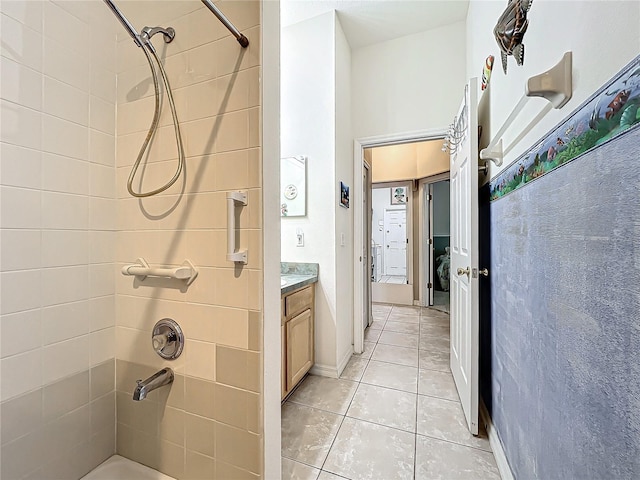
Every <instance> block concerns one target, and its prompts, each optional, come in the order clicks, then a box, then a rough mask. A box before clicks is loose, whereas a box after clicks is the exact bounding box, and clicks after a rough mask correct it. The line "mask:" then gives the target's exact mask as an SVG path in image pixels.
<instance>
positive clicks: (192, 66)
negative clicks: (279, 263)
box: [116, 0, 262, 478]
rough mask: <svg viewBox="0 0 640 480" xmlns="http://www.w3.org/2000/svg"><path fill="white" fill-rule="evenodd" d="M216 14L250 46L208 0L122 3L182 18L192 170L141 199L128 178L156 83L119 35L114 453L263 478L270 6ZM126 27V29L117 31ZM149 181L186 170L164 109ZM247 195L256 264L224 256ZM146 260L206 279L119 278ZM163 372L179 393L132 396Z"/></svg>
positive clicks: (173, 466)
mask: <svg viewBox="0 0 640 480" xmlns="http://www.w3.org/2000/svg"><path fill="white" fill-rule="evenodd" d="M217 5H218V6H219V8H220V9H221V10H222V11H223V12H224V13H225V15H227V16H228V17H229V19H231V20H232V21H233V22H234V24H235V25H236V26H237V27H238V28H239V29H240V30H241V31H242V32H243V33H245V34H246V36H247V37H248V38H249V40H250V46H249V48H248V49H246V50H243V49H242V48H241V47H240V46H239V44H238V43H237V42H236V40H235V39H234V38H233V37H231V36H230V34H229V32H228V31H227V30H225V29H224V27H223V26H222V25H221V24H220V22H219V21H218V20H217V19H216V18H215V17H214V16H213V15H212V14H211V13H210V12H209V11H208V10H206V9H205V7H204V6H203V5H202V3H201V2H200V1H196V0H193V1H180V2H177V1H176V2H166V1H165V2H158V3H154V8H150V6H149V2H121V9H122V10H123V12H124V13H125V14H126V15H127V16H128V17H129V19H130V20H131V22H132V23H133V24H134V25H136V26H142V25H150V26H155V25H162V26H172V27H173V28H175V30H176V37H175V40H174V41H173V42H172V43H170V44H167V45H165V44H164V43H163V42H162V40H161V37H160V36H156V37H154V44H155V45H156V47H157V50H158V53H159V54H160V55H161V56H162V57H163V58H164V59H165V65H166V70H167V74H168V76H169V79H170V82H171V86H172V89H173V92H174V97H175V102H176V108H177V112H178V116H179V119H180V124H181V129H182V136H183V140H184V144H185V152H186V157H187V170H186V175H185V176H184V177H183V178H182V179H181V180H180V181H178V182H177V183H176V184H175V185H174V186H173V187H171V188H170V189H169V190H167V191H166V192H164V193H163V194H160V195H158V196H156V197H152V198H148V199H142V200H138V199H135V198H132V197H131V196H130V195H129V194H128V193H127V191H126V181H127V178H128V176H129V172H130V170H131V165H132V164H133V162H134V160H135V158H136V156H137V154H138V149H139V147H140V145H141V143H142V141H143V139H144V137H145V135H146V133H147V129H148V127H149V123H150V121H151V116H152V111H153V102H154V93H153V92H154V90H153V86H152V84H151V77H150V74H149V67H148V65H147V64H146V60H145V56H144V54H143V53H142V52H141V51H140V49H139V48H137V47H136V46H135V45H134V44H133V42H132V41H131V39H130V38H129V37H127V36H126V35H125V34H124V31H123V32H119V33H118V35H119V38H118V40H119V41H118V47H117V72H118V94H117V104H118V105H117V111H118V115H117V154H116V165H117V196H118V221H117V227H118V233H117V240H116V244H117V248H116V260H117V263H118V265H117V269H116V292H117V296H116V297H117V298H116V310H117V311H116V323H117V326H116V337H117V341H116V345H117V352H116V356H117V366H116V371H117V382H116V383H117V386H116V388H117V411H118V418H117V421H118V424H117V431H118V434H117V437H118V438H117V451H118V453H120V454H122V455H124V456H127V457H129V458H132V459H134V460H136V461H139V462H141V463H144V464H147V465H150V466H152V467H154V468H157V469H160V470H162V471H163V472H165V473H167V474H169V475H171V476H174V477H177V478H259V477H260V475H261V472H262V454H261V451H262V430H261V424H262V420H261V411H260V405H261V392H262V388H261V373H260V372H261V345H260V342H261V338H262V321H261V318H262V317H261V308H262V307H261V306H262V298H261V295H262V285H261V276H262V273H261V270H262V257H261V249H262V240H261V239H262V230H261V229H262V218H261V217H262V215H261V211H262V204H261V198H262V193H261V188H260V187H261V183H262V181H261V151H260V125H259V118H260V83H259V78H260V57H259V53H260V4H259V2H258V1H221V2H217ZM121 33H122V34H121ZM164 110H165V112H164V114H163V116H162V120H161V128H160V129H159V131H158V133H157V135H156V138H155V141H154V146H153V147H152V148H151V153H150V155H149V164H148V166H147V168H146V170H145V172H144V175H143V180H142V182H140V181H139V180H138V179H136V182H135V183H134V187H135V188H136V189H139V188H142V189H143V190H144V189H151V188H156V187H157V186H159V185H161V184H163V183H165V182H166V180H168V179H169V178H171V177H172V175H173V173H174V171H175V169H176V165H177V150H176V146H175V137H174V129H173V124H172V121H171V116H170V114H169V109H168V103H167V101H166V99H165V101H164ZM237 189H242V190H248V193H249V201H248V205H247V206H246V207H244V208H242V211H241V213H240V227H241V230H240V233H239V239H240V244H241V248H247V249H248V250H249V264H248V265H246V266H244V267H243V268H234V265H233V264H232V263H230V262H227V261H226V258H225V254H226V247H227V245H226V224H227V221H226V192H227V191H230V190H237ZM139 257H144V258H145V260H146V261H147V262H149V264H151V265H156V266H164V265H180V264H181V263H182V262H183V261H184V260H185V259H189V260H190V261H191V262H193V264H194V265H196V266H197V268H198V271H199V274H198V277H197V279H196V280H195V281H194V283H193V284H192V285H191V286H189V287H185V285H184V284H183V283H182V282H180V281H175V282H174V281H167V280H160V279H155V280H153V279H147V280H144V281H140V280H136V279H134V278H133V277H125V276H122V275H121V274H120V273H119V270H120V268H121V267H122V265H125V264H127V263H133V262H134V261H135V260H136V259H137V258H139ZM165 317H169V318H173V319H174V320H176V321H177V322H178V323H179V324H180V325H181V327H182V328H183V330H184V333H185V337H186V345H185V350H184V353H183V354H182V356H181V357H180V358H178V359H177V360H174V361H164V360H162V359H161V358H160V357H159V356H157V355H156V354H155V352H154V351H153V349H152V348H151V331H152V329H153V325H154V324H155V322H157V321H158V320H160V319H162V318H165ZM163 366H170V367H171V368H173V369H174V371H175V372H176V375H177V376H176V379H175V381H174V383H173V384H172V385H171V386H170V387H163V388H162V389H160V390H158V391H156V392H153V393H152V394H151V395H150V396H149V398H148V399H147V400H145V401H143V402H133V401H132V399H131V392H132V390H133V388H134V387H135V380H136V379H137V378H145V377H147V376H149V375H151V374H152V373H154V372H155V371H157V370H158V369H160V368H161V367H163Z"/></svg>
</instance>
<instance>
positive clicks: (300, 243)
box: [296, 228, 304, 247]
mask: <svg viewBox="0 0 640 480" xmlns="http://www.w3.org/2000/svg"><path fill="white" fill-rule="evenodd" d="M296 247H304V232H303V231H302V229H300V228H298V229H297V230H296Z"/></svg>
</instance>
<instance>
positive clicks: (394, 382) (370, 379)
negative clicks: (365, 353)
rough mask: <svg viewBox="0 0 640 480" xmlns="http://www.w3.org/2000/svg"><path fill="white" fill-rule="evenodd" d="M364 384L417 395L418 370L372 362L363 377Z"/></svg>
mask: <svg viewBox="0 0 640 480" xmlns="http://www.w3.org/2000/svg"><path fill="white" fill-rule="evenodd" d="M361 381H362V383H368V384H369V385H378V386H379V387H387V388H395V389H396V390H402V391H404V392H410V393H417V391H418V369H417V368H415V367H407V366H404V365H395V364H392V363H386V362H376V361H375V360H371V361H370V362H369V365H367V368H366V369H365V371H364V375H363V376H362V380H361Z"/></svg>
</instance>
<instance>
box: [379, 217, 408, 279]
mask: <svg viewBox="0 0 640 480" xmlns="http://www.w3.org/2000/svg"><path fill="white" fill-rule="evenodd" d="M384 273H385V275H394V276H402V277H405V276H406V275H407V211H406V210H385V211H384Z"/></svg>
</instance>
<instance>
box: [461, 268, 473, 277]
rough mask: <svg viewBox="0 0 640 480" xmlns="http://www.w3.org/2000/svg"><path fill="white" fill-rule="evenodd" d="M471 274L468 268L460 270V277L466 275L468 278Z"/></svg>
mask: <svg viewBox="0 0 640 480" xmlns="http://www.w3.org/2000/svg"><path fill="white" fill-rule="evenodd" d="M469 274H471V269H470V268H469V267H467V268H458V275H466V276H467V277H468V276H469Z"/></svg>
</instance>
